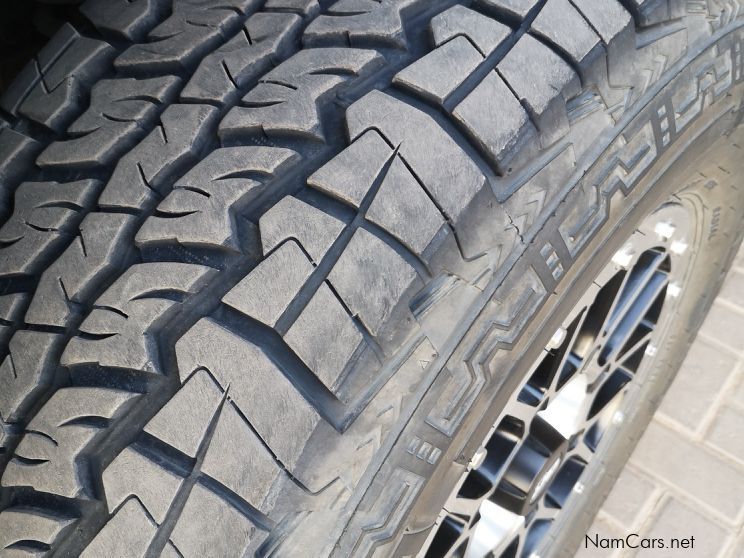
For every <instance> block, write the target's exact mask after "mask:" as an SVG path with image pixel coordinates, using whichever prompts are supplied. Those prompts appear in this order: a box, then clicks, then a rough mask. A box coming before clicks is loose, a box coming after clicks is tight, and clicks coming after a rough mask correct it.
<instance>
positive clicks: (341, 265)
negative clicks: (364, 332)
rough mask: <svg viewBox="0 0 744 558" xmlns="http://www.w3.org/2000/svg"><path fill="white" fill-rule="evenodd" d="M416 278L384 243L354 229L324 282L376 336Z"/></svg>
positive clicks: (365, 232) (411, 269)
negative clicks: (347, 243) (331, 286)
mask: <svg viewBox="0 0 744 558" xmlns="http://www.w3.org/2000/svg"><path fill="white" fill-rule="evenodd" d="M372 262H374V264H375V265H371V263H372ZM416 277H417V275H416V272H415V271H414V269H413V268H412V267H411V266H410V265H408V264H407V263H406V262H405V261H404V260H403V259H402V258H401V257H400V256H399V255H398V254H396V253H395V252H394V251H393V250H392V249H391V248H390V247H388V246H387V245H386V244H385V243H384V242H382V241H381V240H380V239H379V238H377V237H376V236H374V235H373V234H371V233H369V232H367V231H366V230H364V229H358V230H357V231H356V232H355V233H354V236H353V237H352V238H351V240H350V241H349V245H348V246H347V247H346V249H345V250H344V251H343V253H342V254H341V256H340V257H339V259H338V262H337V263H336V265H335V266H334V267H333V269H332V270H331V272H330V274H329V276H328V280H329V282H330V283H331V285H333V287H334V289H335V290H336V292H338V294H339V296H340V297H341V299H342V300H343V301H344V302H345V303H346V306H347V307H348V308H349V310H350V311H351V313H352V314H353V315H357V316H359V319H360V320H361V321H362V322H363V323H364V325H365V326H366V327H367V328H368V329H369V330H370V332H372V334H373V335H377V334H378V333H379V332H380V330H381V328H382V326H383V325H384V324H385V321H386V320H387V318H388V317H390V315H391V314H392V312H393V310H394V309H395V307H396V306H397V305H398V302H399V301H400V299H401V297H402V296H403V293H404V292H405V290H406V289H407V288H408V287H409V286H410V285H411V283H413V281H414V280H415V279H416Z"/></svg>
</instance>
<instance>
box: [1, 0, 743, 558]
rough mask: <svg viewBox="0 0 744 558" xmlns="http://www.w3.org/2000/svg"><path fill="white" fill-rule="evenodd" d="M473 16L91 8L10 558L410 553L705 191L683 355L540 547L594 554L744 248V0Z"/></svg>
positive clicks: (60, 41)
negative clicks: (600, 306)
mask: <svg viewBox="0 0 744 558" xmlns="http://www.w3.org/2000/svg"><path fill="white" fill-rule="evenodd" d="M463 4H464V5H460V4H455V3H454V2H450V1H437V2H425V1H421V0H419V1H416V0H399V1H397V0H382V1H380V2H366V1H354V0H340V1H339V2H337V3H335V4H330V3H329V2H316V1H314V0H267V1H266V2H265V3H264V2H258V1H253V0H221V1H219V0H183V1H181V0H179V1H177V2H175V3H174V5H173V7H172V8H171V7H170V3H169V2H165V1H162V0H137V1H134V2H132V1H130V0H128V1H123V0H87V1H86V2H85V3H84V4H83V5H82V6H81V14H82V17H81V18H80V21H79V22H77V23H76V25H77V28H75V27H73V26H72V25H65V26H64V27H63V28H62V29H60V30H59V32H58V33H57V34H56V35H55V36H54V37H53V38H52V39H51V41H50V42H49V44H48V45H47V46H46V47H44V49H42V50H41V51H40V52H39V54H38V55H37V56H36V57H35V58H34V59H33V60H32V61H31V62H30V63H29V64H28V65H27V66H26V68H25V69H24V70H23V71H22V72H21V73H20V74H19V75H18V77H17V78H16V80H15V81H14V82H13V83H12V84H11V86H10V87H9V88H8V89H7V90H6V91H5V93H4V94H3V95H2V98H1V99H0V108H1V109H2V112H1V113H0V117H1V118H0V208H2V209H1V210H0V218H1V219H2V222H3V223H4V224H3V225H2V228H0V284H1V285H2V293H3V295H2V297H0V303H2V304H0V309H1V314H0V351H2V355H3V360H2V365H1V366H0V382H2V388H1V389H0V418H2V422H1V423H0V425H1V428H2V429H1V430H0V471H1V472H2V480H1V486H2V489H1V492H0V548H2V549H4V551H7V552H9V553H12V552H13V551H26V552H41V553H46V554H47V555H49V556H79V555H82V556H86V557H96V556H141V555H146V556H159V555H162V556H244V555H258V556H269V555H276V556H318V557H320V556H338V557H341V556H343V557H345V556H370V555H373V554H374V555H375V556H388V555H390V556H408V555H416V554H417V553H419V552H420V551H421V549H422V548H423V547H425V546H426V545H428V544H430V543H431V540H432V537H435V536H436V532H437V529H438V528H439V525H441V513H442V510H443V507H444V505H445V503H446V500H447V498H448V497H450V496H451V494H452V491H453V490H455V488H456V487H457V486H458V483H459V482H460V479H462V478H463V475H467V474H469V472H470V471H472V470H474V469H477V463H475V462H474V460H473V457H474V456H475V455H477V454H478V450H479V447H480V446H481V444H482V443H483V440H484V439H486V438H487V435H488V433H489V431H491V429H492V427H493V425H494V424H495V421H496V420H497V419H498V417H499V416H500V413H502V411H503V409H505V408H506V407H505V406H506V404H507V401H508V400H509V397H511V396H512V395H513V394H514V393H515V390H517V389H518V387H519V386H520V385H522V384H523V382H524V381H525V378H526V377H527V374H528V373H529V371H530V366H532V363H534V362H535V360H536V359H537V358H539V357H540V355H541V354H542V351H543V347H546V346H548V345H549V342H550V339H551V335H552V334H553V333H554V332H555V331H556V330H557V329H558V328H559V327H560V326H561V324H562V323H563V321H564V319H565V318H566V316H568V315H569V310H570V309H571V308H573V307H575V306H576V304H577V303H578V301H579V300H580V299H581V296H582V294H583V293H586V292H587V289H588V288H589V287H590V285H591V283H592V281H593V279H594V278H595V277H597V274H598V273H600V270H602V269H603V268H605V266H606V265H608V262H611V261H612V259H613V254H615V253H616V252H617V251H618V250H619V249H621V247H622V246H623V243H624V242H625V241H626V240H627V239H628V238H629V237H630V236H631V235H632V234H634V233H633V231H634V230H635V229H636V228H637V227H639V226H640V223H642V222H644V219H646V218H647V216H648V215H649V214H652V213H653V212H654V211H655V210H656V208H658V207H660V205H663V204H665V203H675V204H688V201H684V200H689V204H688V205H690V207H691V208H692V209H691V210H690V212H691V214H692V215H693V217H692V218H691V223H692V225H691V231H692V232H691V234H692V237H691V239H690V248H689V252H688V253H689V254H690V255H691V256H690V257H691V260H690V262H691V263H690V268H689V270H690V271H689V274H688V275H686V276H685V277H686V280H685V285H684V288H683V289H682V290H681V293H680V296H679V302H678V303H677V304H676V306H674V307H673V308H674V311H673V313H670V314H669V315H670V316H671V318H669V321H668V324H669V325H668V327H666V329H664V331H663V333H664V335H663V339H662V340H663V343H661V344H659V345H658V347H657V351H656V354H655V355H652V356H650V357H649V358H648V359H646V360H645V361H644V362H645V364H644V366H645V367H646V369H647V372H645V373H644V374H645V375H644V376H642V381H639V382H635V383H634V384H633V386H635V387H634V390H635V391H634V392H633V393H634V395H630V396H627V397H626V398H625V399H623V401H624V402H625V403H624V405H625V407H623V409H624V416H626V417H627V420H625V421H623V422H621V423H618V424H616V425H614V426H613V427H612V428H611V429H609V430H608V431H607V432H606V433H605V435H604V436H603V440H602V444H601V445H600V446H599V448H598V449H597V452H596V459H593V460H592V462H591V464H590V465H589V466H588V467H587V469H586V471H585V474H584V476H582V480H581V482H582V483H583V486H584V487H585V489H584V491H583V492H582V493H581V494H578V493H577V495H574V496H573V497H572V498H571V499H570V500H568V502H567V503H566V504H565V506H564V508H563V510H562V512H561V514H560V517H559V518H558V519H556V520H555V522H554V525H553V528H551V529H550V530H549V531H548V532H547V534H545V536H544V537H542V539H541V540H540V542H539V544H541V545H543V546H542V547H540V549H539V551H538V552H539V555H540V556H547V555H567V556H568V555H570V554H571V552H572V550H573V549H574V548H575V547H576V545H577V544H578V542H579V541H580V540H581V537H582V536H583V533H584V532H585V529H586V528H587V527H588V525H589V524H590V521H591V518H592V516H593V514H594V513H595V512H596V509H597V507H598V506H599V505H600V503H601V501H602V499H603V498H604V495H605V494H606V493H607V492H608V491H609V489H610V488H611V485H612V483H613V482H614V479H615V478H616V476H617V474H618V472H619V471H620V469H621V468H622V465H623V463H624V460H625V458H626V457H627V455H628V454H629V452H630V451H631V449H632V447H633V445H634V444H635V442H636V441H637V439H638V437H639V436H640V434H641V432H642V431H643V428H644V427H645V425H646V423H647V422H648V420H649V417H650V416H651V414H652V413H653V410H654V407H655V405H656V404H657V403H658V401H659V398H660V397H661V395H662V394H663V392H664V390H665V388H666V386H667V385H668V384H669V382H670V381H671V379H672V378H673V376H674V372H675V371H676V369H677V368H678V366H679V364H680V362H681V360H682V358H683V357H684V353H685V352H686V348H687V346H688V344H689V342H690V341H691V340H692V339H693V338H694V336H695V333H696V331H697V329H698V327H699V325H700V323H701V322H702V319H703V317H704V316H705V314H706V312H707V309H708V307H709V305H710V303H711V302H712V300H713V298H714V296H715V293H716V292H717V289H718V287H719V286H720V284H721V281H722V279H723V277H724V275H725V273H726V271H727V269H728V267H729V266H730V263H731V260H732V258H733V256H734V254H735V253H736V248H737V247H738V245H739V244H740V242H741V239H742V234H744V226H743V225H742V222H743V221H742V220H743V218H744V195H743V194H742V190H741V189H740V188H739V186H738V183H737V177H738V176H739V173H741V172H742V170H744V169H742V157H741V154H740V151H741V147H740V146H741V145H744V143H742V141H744V140H742V138H741V136H742V130H741V127H740V126H739V124H740V121H741V116H742V111H741V99H742V81H743V80H744V62H743V60H744V58H742V42H743V40H744V31H743V30H742V29H741V27H742V25H743V24H744V13H743V14H741V17H739V16H740V14H739V11H738V10H737V9H735V8H734V7H733V5H729V4H730V3H723V2H721V3H719V2H704V3H689V2H686V1H677V0H623V1H622V2H619V3H618V2H616V1H615V0H601V1H600V0H571V1H569V0H547V1H546V0H536V1H529V2H528V1H524V2H517V1H515V0H480V1H478V2H463ZM692 238H694V242H693V241H692ZM670 312H671V311H670ZM665 323H666V322H665ZM520 548H523V547H520ZM512 550H513V549H512Z"/></svg>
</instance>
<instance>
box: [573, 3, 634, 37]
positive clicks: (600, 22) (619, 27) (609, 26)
mask: <svg viewBox="0 0 744 558" xmlns="http://www.w3.org/2000/svg"><path fill="white" fill-rule="evenodd" d="M573 4H574V6H576V7H577V8H578V9H579V11H580V12H581V13H582V14H583V15H584V17H585V18H586V19H587V20H588V21H589V22H590V23H591V24H592V28H593V29H595V30H596V31H597V33H599V36H600V37H602V40H603V41H604V42H605V43H606V44H610V41H612V40H613V39H614V38H615V37H616V36H618V35H619V34H620V33H621V32H622V31H624V30H625V29H627V28H628V27H629V26H630V25H631V24H632V23H633V18H632V16H631V15H630V14H629V13H628V12H627V11H626V10H625V9H624V8H623V7H622V6H621V5H620V3H619V2H618V1H617V0H573Z"/></svg>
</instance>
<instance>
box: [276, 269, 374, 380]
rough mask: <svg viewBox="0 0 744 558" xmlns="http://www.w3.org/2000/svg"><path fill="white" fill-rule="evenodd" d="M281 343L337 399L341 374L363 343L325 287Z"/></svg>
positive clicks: (311, 300)
mask: <svg viewBox="0 0 744 558" xmlns="http://www.w3.org/2000/svg"><path fill="white" fill-rule="evenodd" d="M284 340H285V341H286V342H287V344H288V345H289V346H290V347H291V348H292V350H293V351H294V352H295V353H297V355H298V356H299V357H300V358H301V359H302V361H303V362H304V363H305V364H306V365H307V367H308V368H309V369H310V370H312V371H313V372H314V373H315V375H316V376H317V377H318V378H319V379H320V381H321V382H323V384H324V385H325V386H326V387H327V388H328V389H329V390H331V391H332V392H334V393H335V394H337V395H338V393H339V391H338V388H339V385H340V383H341V379H342V377H343V373H344V372H345V371H346V368H347V366H348V365H349V363H350V362H351V361H352V359H353V357H354V355H355V354H356V353H357V352H358V351H359V348H360V345H362V344H363V341H364V340H363V338H362V335H361V333H359V331H358V330H357V328H356V326H355V325H354V322H353V321H352V319H351V318H350V317H349V315H348V314H347V313H346V310H344V307H343V306H342V305H341V303H340V302H339V301H338V299H337V298H336V297H335V296H334V295H333V293H332V292H331V289H329V288H328V285H326V284H325V283H323V284H322V285H321V286H320V288H319V289H318V290H317V291H316V292H315V294H314V295H313V297H312V298H311V299H310V302H308V304H307V306H306V307H305V308H304V309H303V311H302V313H300V315H299V316H298V318H297V320H295V322H294V323H293V324H292V326H291V327H290V328H289V330H288V331H287V333H286V335H285V336H284ZM365 345H366V344H365Z"/></svg>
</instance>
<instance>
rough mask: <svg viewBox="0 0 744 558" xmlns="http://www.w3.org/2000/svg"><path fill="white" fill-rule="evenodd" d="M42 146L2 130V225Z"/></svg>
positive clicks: (0, 131)
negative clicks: (15, 192) (26, 173)
mask: <svg viewBox="0 0 744 558" xmlns="http://www.w3.org/2000/svg"><path fill="white" fill-rule="evenodd" d="M41 148H42V146H41V144H40V143H39V142H38V141H36V140H35V139H32V138H30V137H28V136H26V135H24V134H22V133H20V132H17V131H15V130H13V129H11V128H2V129H0V223H2V222H3V220H4V219H5V217H6V216H7V213H8V212H9V211H10V208H11V206H12V204H11V200H12V199H13V192H14V191H15V188H16V186H18V182H19V181H20V180H21V178H22V177H23V174H24V172H25V171H26V169H28V168H29V167H30V165H31V163H32V161H33V158H34V156H35V155H36V153H37V152H38V151H39V150H41Z"/></svg>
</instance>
